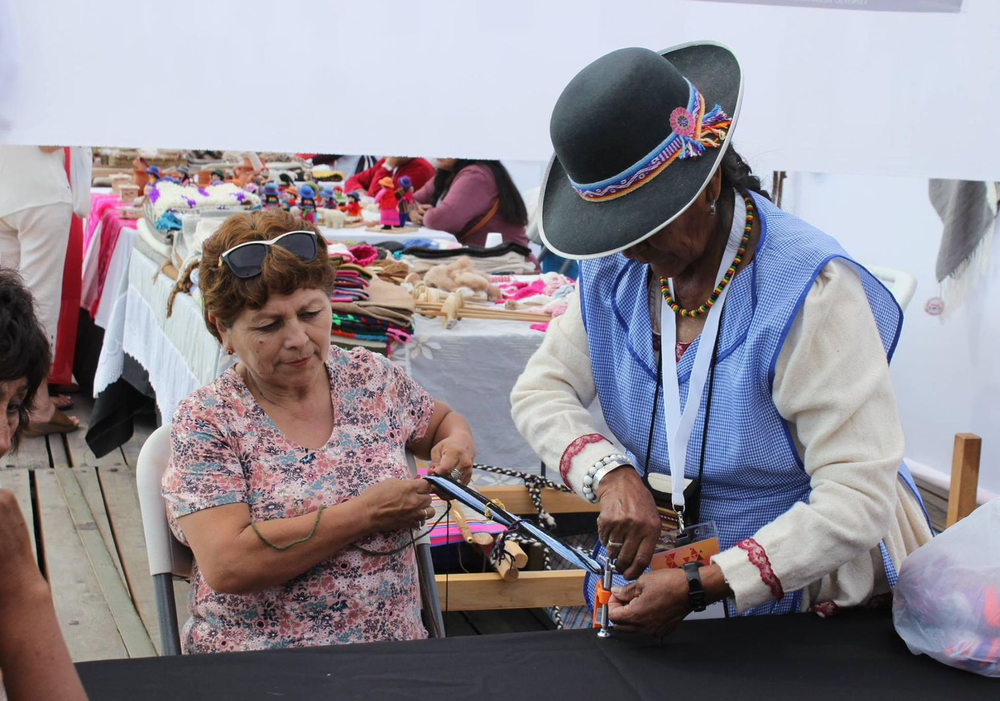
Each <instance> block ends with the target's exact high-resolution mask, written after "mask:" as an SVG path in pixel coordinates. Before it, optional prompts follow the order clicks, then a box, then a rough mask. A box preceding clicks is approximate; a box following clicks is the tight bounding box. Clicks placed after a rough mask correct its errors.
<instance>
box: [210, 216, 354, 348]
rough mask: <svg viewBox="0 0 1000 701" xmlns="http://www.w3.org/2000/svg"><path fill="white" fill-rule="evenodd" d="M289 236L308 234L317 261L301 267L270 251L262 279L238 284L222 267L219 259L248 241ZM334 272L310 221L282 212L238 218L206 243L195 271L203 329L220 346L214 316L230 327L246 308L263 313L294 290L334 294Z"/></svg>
mask: <svg viewBox="0 0 1000 701" xmlns="http://www.w3.org/2000/svg"><path fill="white" fill-rule="evenodd" d="M289 231H312V232H313V233H315V234H316V238H317V239H318V246H319V250H318V253H317V255H316V260H314V261H312V262H311V263H303V262H302V261H301V260H299V259H298V258H297V257H296V256H295V255H294V254H292V253H289V252H288V251H286V250H285V249H283V248H281V247H280V246H271V248H270V250H269V251H268V253H267V257H266V258H265V259H264V264H263V266H262V269H261V274H260V275H257V276H255V277H251V278H246V279H240V278H238V277H236V275H234V274H233V271H232V270H230V269H229V266H227V265H226V264H225V263H223V264H222V265H219V261H220V258H221V257H222V254H223V253H225V252H226V251H228V250H229V249H230V248H232V247H233V246H238V245H239V244H241V243H247V242H249V241H267V240H270V239H273V238H275V237H276V236H281V234H286V233H288V232H289ZM334 278H335V271H334V267H333V266H332V265H331V264H330V260H329V256H328V255H327V246H326V240H325V239H324V238H323V236H322V234H320V233H319V230H318V229H317V228H316V227H315V226H314V225H312V224H310V223H309V222H307V221H305V220H303V219H300V218H299V217H296V216H293V215H292V214H289V213H288V212H285V211H283V210H277V211H267V210H264V211H257V212H250V213H249V214H237V215H234V216H232V217H230V218H229V219H227V220H226V221H225V223H224V224H223V225H222V226H220V227H219V230H218V231H216V232H215V234H213V235H212V237H211V238H209V239H208V240H207V241H205V243H204V246H203V247H202V254H201V264H200V265H199V268H198V286H199V288H200V289H201V296H202V299H203V300H204V302H205V310H204V313H205V325H206V326H207V327H208V330H209V331H210V332H211V333H212V335H213V336H215V337H216V338H217V339H218V340H219V341H220V342H221V341H222V338H221V337H220V336H219V332H218V330H217V329H216V327H215V323H214V322H213V320H212V319H213V317H214V318H215V319H218V320H219V321H221V322H222V325H223V326H225V327H226V328H232V326H233V323H235V321H236V319H237V317H239V315H240V314H241V313H242V312H243V311H244V310H245V309H248V308H249V309H261V308H262V307H263V306H264V305H265V304H267V300H268V299H269V298H270V296H271V295H273V294H278V295H290V294H292V293H294V292H296V291H297V290H304V289H315V290H323V291H324V292H326V293H327V294H329V293H330V292H331V291H332V290H333V282H334Z"/></svg>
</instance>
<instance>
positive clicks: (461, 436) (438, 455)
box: [430, 432, 476, 484]
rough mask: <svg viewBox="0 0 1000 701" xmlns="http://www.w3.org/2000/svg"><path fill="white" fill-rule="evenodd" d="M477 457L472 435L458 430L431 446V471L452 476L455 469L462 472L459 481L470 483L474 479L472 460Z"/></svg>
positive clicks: (443, 475)
mask: <svg viewBox="0 0 1000 701" xmlns="http://www.w3.org/2000/svg"><path fill="white" fill-rule="evenodd" d="M475 459H476V444H475V442H474V441H473V440H472V436H471V435H469V434H467V433H465V432H456V433H453V434H452V435H450V436H448V437H447V438H445V439H443V440H441V441H440V442H438V444H437V445H435V446H434V447H433V448H431V470H430V471H431V473H432V474H435V475H441V476H442V477H451V478H452V479H454V475H452V474H451V473H452V471H453V470H458V471H459V472H460V473H461V478H460V479H458V480H457V481H459V482H461V483H462V484H468V483H469V482H471V481H472V462H473V461H474V460H475Z"/></svg>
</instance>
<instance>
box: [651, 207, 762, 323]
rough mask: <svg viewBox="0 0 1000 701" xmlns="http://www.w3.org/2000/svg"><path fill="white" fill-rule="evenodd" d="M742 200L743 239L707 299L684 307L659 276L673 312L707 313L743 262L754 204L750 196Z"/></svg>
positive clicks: (686, 314) (687, 314) (695, 315)
mask: <svg viewBox="0 0 1000 701" xmlns="http://www.w3.org/2000/svg"><path fill="white" fill-rule="evenodd" d="M743 201H744V202H746V205H747V222H746V226H744V227H743V239H742V240H741V241H740V247H739V250H737V251H736V257H735V258H733V264H732V265H730V266H729V269H728V270H726V274H725V275H723V276H722V280H720V281H719V284H718V285H716V286H715V289H714V290H712V294H711V295H709V297H708V299H707V300H706V301H705V303H704V304H702V305H701V306H700V307H698V308H697V309H684V308H682V307H681V305H679V304H678V303H677V302H676V300H674V296H673V295H672V294H670V281H669V280H668V279H667V278H665V277H662V276H661V277H660V292H662V293H663V301H664V302H665V303H666V305H667V306H668V307H670V309H671V310H672V311H673V312H674V314H680V315H681V316H687V317H691V318H692V319H695V318H697V317H699V316H701V315H702V314H707V313H708V310H709V309H711V308H712V305H714V304H715V302H716V300H718V299H719V295H721V294H722V291H723V290H724V289H726V285H728V284H729V282H730V280H732V279H733V277H734V276H735V275H736V269H737V268H738V267H740V263H742V262H743V256H744V255H745V254H746V252H747V243H749V242H750V233H751V232H752V231H753V219H754V206H753V200H752V199H751V198H750V197H744V198H743Z"/></svg>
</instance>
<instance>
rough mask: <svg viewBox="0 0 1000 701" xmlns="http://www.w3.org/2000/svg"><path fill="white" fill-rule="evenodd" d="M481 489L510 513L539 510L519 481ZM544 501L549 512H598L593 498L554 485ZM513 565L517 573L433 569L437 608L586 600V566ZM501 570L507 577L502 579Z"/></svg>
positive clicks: (468, 608)
mask: <svg viewBox="0 0 1000 701" xmlns="http://www.w3.org/2000/svg"><path fill="white" fill-rule="evenodd" d="M479 491H480V493H481V494H482V495H483V496H485V497H487V498H489V499H499V500H500V501H501V502H502V503H503V505H504V507H505V508H506V510H507V511H509V512H510V513H512V514H518V515H534V514H536V513H537V512H536V510H535V506H534V504H532V502H531V497H530V496H529V495H528V490H527V489H526V488H525V487H523V486H498V487H484V488H482V489H480V490H479ZM542 504H543V505H544V506H545V510H546V511H548V512H549V513H550V514H570V513H572V514H580V513H595V514H596V513H599V512H600V506H598V505H597V504H591V503H590V502H588V501H585V500H584V499H582V498H580V497H579V496H577V495H576V494H570V493H568V492H560V491H557V490H555V489H543V490H542ZM463 535H464V532H463ZM473 537H475V536H473ZM515 557H516V553H515ZM511 569H514V572H515V574H513V575H511V574H510V572H509V570H508V572H507V573H506V575H501V574H500V573H497V572H486V573H483V574H452V575H443V574H439V575H436V576H435V579H436V580H437V585H438V597H439V599H440V602H441V608H442V609H447V610H449V611H485V610H496V609H525V608H547V607H550V606H583V605H584V604H585V603H586V602H585V601H584V598H583V578H584V575H585V574H586V572H585V571H584V570H581V569H575V570H540V571H527V570H522V571H520V572H519V573H518V572H517V569H516V568H511ZM504 576H506V577H508V579H507V580H505V579H504Z"/></svg>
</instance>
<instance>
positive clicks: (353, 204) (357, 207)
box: [347, 192, 361, 219]
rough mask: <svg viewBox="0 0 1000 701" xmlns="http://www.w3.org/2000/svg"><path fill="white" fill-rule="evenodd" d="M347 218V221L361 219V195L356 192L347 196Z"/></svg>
mask: <svg viewBox="0 0 1000 701" xmlns="http://www.w3.org/2000/svg"><path fill="white" fill-rule="evenodd" d="M347 198H348V202H347V217H348V219H360V218H361V195H359V194H358V193H356V192H352V193H351V194H349V195H348V196H347Z"/></svg>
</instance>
